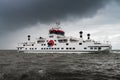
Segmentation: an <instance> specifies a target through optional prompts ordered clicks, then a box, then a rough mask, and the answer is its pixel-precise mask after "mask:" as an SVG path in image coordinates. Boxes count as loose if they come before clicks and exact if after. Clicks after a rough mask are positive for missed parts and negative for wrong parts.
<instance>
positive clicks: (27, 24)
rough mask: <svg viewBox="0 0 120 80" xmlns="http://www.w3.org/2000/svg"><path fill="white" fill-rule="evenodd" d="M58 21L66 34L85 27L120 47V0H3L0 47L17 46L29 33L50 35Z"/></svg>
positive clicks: (1, 4) (93, 36)
mask: <svg viewBox="0 0 120 80" xmlns="http://www.w3.org/2000/svg"><path fill="white" fill-rule="evenodd" d="M56 21H60V22H61V26H62V28H63V29H64V30H65V31H66V35H67V36H74V37H79V31H80V30H83V31H84V33H85V34H86V33H91V35H92V36H91V38H92V39H96V40H100V41H105V40H109V41H111V44H112V45H113V48H114V49H120V34H119V33H120V23H119V22H120V1H119V0H0V49H15V48H16V45H17V43H18V42H22V41H24V40H26V39H27V37H26V36H27V35H28V34H31V36H32V39H33V40H34V38H35V37H39V36H47V33H48V29H49V28H50V26H53V24H54V23H55V22H56ZM85 36H86V35H85ZM84 38H86V37H84Z"/></svg>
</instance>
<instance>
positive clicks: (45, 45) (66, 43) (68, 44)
mask: <svg viewBox="0 0 120 80" xmlns="http://www.w3.org/2000/svg"><path fill="white" fill-rule="evenodd" d="M54 45H57V44H54ZM66 45H69V43H66ZM79 45H82V43H79ZM41 46H46V44H41Z"/></svg>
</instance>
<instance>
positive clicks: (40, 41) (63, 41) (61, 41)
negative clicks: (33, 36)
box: [37, 39, 84, 43]
mask: <svg viewBox="0 0 120 80" xmlns="http://www.w3.org/2000/svg"><path fill="white" fill-rule="evenodd" d="M54 41H55V42H57V40H54ZM67 41H68V40H67V39H60V40H58V42H60V43H66V42H67ZM44 42H45V40H38V41H37V43H44ZM46 42H48V40H47V41H46ZM70 42H78V40H71V39H70ZM83 42H84V41H83Z"/></svg>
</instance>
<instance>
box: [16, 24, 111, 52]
mask: <svg viewBox="0 0 120 80" xmlns="http://www.w3.org/2000/svg"><path fill="white" fill-rule="evenodd" d="M79 34H80V37H79V38H74V37H67V36H65V32H64V31H63V30H62V29H61V27H59V24H56V27H52V28H51V29H49V33H48V37H46V38H44V37H39V38H37V39H36V40H35V41H31V35H28V36H27V37H28V41H27V42H22V43H18V46H17V49H18V52H23V53H91V52H100V51H110V50H111V48H112V46H111V44H110V43H108V42H106V43H101V42H97V41H95V40H92V39H91V38H90V34H87V39H85V40H84V39H83V31H80V32H79Z"/></svg>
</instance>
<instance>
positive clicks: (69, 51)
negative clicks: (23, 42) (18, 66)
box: [18, 49, 111, 54]
mask: <svg viewBox="0 0 120 80" xmlns="http://www.w3.org/2000/svg"><path fill="white" fill-rule="evenodd" d="M110 51H111V50H109V49H106V50H101V51H82V50H72V51H71V50H68V51H66V50H63V51H59V50H57V51H42V50H23V51H18V52H19V53H78V54H79V53H101V52H107V53H110Z"/></svg>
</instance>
